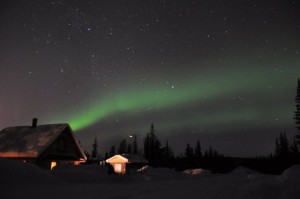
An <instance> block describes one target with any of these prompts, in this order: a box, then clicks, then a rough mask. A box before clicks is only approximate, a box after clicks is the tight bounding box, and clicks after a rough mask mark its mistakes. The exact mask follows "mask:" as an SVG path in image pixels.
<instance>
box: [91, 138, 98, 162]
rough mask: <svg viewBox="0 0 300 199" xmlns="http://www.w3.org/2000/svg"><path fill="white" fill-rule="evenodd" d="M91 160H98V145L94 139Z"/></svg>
mask: <svg viewBox="0 0 300 199" xmlns="http://www.w3.org/2000/svg"><path fill="white" fill-rule="evenodd" d="M92 158H98V143H97V138H95V139H94V144H93V150H92Z"/></svg>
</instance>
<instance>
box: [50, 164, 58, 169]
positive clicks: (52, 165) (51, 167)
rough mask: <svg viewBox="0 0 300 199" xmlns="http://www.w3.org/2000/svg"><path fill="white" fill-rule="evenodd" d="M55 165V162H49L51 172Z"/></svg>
mask: <svg viewBox="0 0 300 199" xmlns="http://www.w3.org/2000/svg"><path fill="white" fill-rule="evenodd" d="M56 165H57V162H51V166H50V169H51V170H52V169H53V167H55V166H56Z"/></svg>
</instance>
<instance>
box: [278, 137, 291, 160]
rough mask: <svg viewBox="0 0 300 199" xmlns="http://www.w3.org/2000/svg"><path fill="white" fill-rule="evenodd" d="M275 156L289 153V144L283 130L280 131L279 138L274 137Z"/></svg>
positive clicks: (285, 155)
mask: <svg viewBox="0 0 300 199" xmlns="http://www.w3.org/2000/svg"><path fill="white" fill-rule="evenodd" d="M275 152H276V156H277V157H281V158H286V157H288V156H289V154H290V145H289V141H288V139H287V137H286V134H285V132H283V133H280V135H279V139H276V149H275Z"/></svg>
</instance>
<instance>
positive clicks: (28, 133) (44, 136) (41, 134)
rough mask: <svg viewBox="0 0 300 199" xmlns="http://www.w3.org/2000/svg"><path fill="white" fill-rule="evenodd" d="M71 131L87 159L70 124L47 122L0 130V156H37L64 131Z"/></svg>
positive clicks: (82, 154) (83, 157) (83, 156)
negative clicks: (33, 125) (34, 125)
mask: <svg viewBox="0 0 300 199" xmlns="http://www.w3.org/2000/svg"><path fill="white" fill-rule="evenodd" d="M64 130H68V131H70V133H71V135H72V138H73V139H74V141H75V144H76V146H77V147H78V149H79V150H80V153H81V156H82V157H81V158H82V159H86V156H85V155H84V152H83V151H82V149H81V147H80V146H79V145H78V143H77V141H76V140H75V138H74V135H73V133H72V130H71V128H70V126H69V125H68V124H46V125H39V126H36V127H32V126H14V127H7V128H4V129H3V130H2V131H1V132H0V157H9V158H37V157H39V156H40V155H41V154H42V153H43V152H44V151H45V150H46V149H47V148H48V147H49V146H50V145H51V144H52V143H53V141H54V140H55V139H56V138H57V137H58V136H59V135H60V134H61V133H63V132H64Z"/></svg>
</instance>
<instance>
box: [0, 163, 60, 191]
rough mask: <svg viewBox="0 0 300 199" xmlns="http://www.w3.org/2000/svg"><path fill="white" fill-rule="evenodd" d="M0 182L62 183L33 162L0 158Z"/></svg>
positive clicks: (15, 183) (12, 183)
mask: <svg viewBox="0 0 300 199" xmlns="http://www.w3.org/2000/svg"><path fill="white" fill-rule="evenodd" d="M0 176H1V180H0V184H1V185H5V186H10V185H24V184H25V185H34V184H39V185H40V184H49V185H51V184H62V183H63V182H62V181H61V180H59V179H58V178H56V177H54V176H53V175H52V174H51V173H50V172H49V171H46V170H43V169H41V168H39V167H37V166H35V165H33V164H29V163H23V162H21V161H18V160H7V159H1V158H0Z"/></svg>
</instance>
